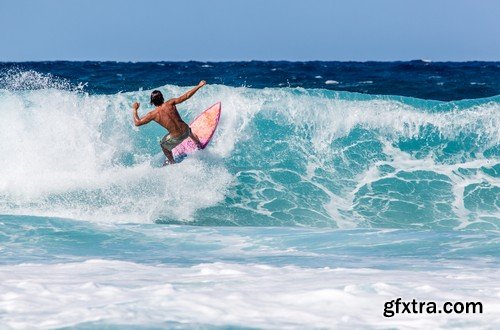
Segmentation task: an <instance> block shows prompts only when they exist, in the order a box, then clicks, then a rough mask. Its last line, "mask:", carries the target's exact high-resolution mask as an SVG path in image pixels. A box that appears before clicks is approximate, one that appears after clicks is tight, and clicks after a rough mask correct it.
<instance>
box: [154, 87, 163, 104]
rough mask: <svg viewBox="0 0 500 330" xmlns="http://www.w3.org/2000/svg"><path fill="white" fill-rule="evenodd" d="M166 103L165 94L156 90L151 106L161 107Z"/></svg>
mask: <svg viewBox="0 0 500 330" xmlns="http://www.w3.org/2000/svg"><path fill="white" fill-rule="evenodd" d="M163 102H165V100H164V99H163V94H162V93H161V92H160V91H157V90H154V91H153V92H152V93H151V104H154V105H155V106H160V105H162V104H163Z"/></svg>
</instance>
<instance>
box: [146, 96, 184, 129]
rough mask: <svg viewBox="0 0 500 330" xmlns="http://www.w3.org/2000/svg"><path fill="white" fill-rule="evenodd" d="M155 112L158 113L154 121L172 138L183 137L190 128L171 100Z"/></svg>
mask: <svg viewBox="0 0 500 330" xmlns="http://www.w3.org/2000/svg"><path fill="white" fill-rule="evenodd" d="M154 111H155V112H156V114H155V118H154V121H156V122H157V123H158V124H160V125H161V126H163V127H165V128H166V129H167V130H168V132H169V133H170V136H172V137H178V136H181V135H182V134H184V133H185V132H186V130H187V129H188V128H189V127H188V125H187V124H186V123H185V122H184V121H183V120H182V119H181V116H180V115H179V112H178V111H177V107H176V106H175V104H174V103H173V102H170V100H169V101H167V102H165V103H163V104H162V105H160V106H158V107H156V109H155V110H154Z"/></svg>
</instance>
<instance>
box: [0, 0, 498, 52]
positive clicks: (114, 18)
mask: <svg viewBox="0 0 500 330" xmlns="http://www.w3.org/2000/svg"><path fill="white" fill-rule="evenodd" d="M499 17H500V1H498V0H418V1H417V0H344V1H340V0H300V1H299V0H246V1H243V0H189V1H185V0H183V1H180V0H179V1H167V0H136V1H131V0H119V1H118V0H99V1H98V0H94V1H92V0H0V61H44V60H101V61H104V60H111V61H189V60H197V61H246V60H290V61H307V60H339V61H367V60H376V61H394V60H413V59H427V60H433V61H467V60H493V61H495V60H496V61H498V60H500V18H499Z"/></svg>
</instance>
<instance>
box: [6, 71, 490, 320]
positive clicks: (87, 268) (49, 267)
mask: <svg viewBox="0 0 500 330" xmlns="http://www.w3.org/2000/svg"><path fill="white" fill-rule="evenodd" d="M201 79H205V80H207V82H208V85H207V86H206V87H204V88H203V89H201V90H200V91H199V92H198V93H197V94H196V95H195V96H194V97H193V98H192V99H190V100H189V101H187V102H186V103H184V104H182V105H180V106H179V107H178V108H179V111H180V113H181V115H182V116H183V117H184V118H185V119H186V121H190V120H192V119H193V118H194V117H195V116H196V115H197V114H199V113H200V112H201V111H202V110H204V109H205V108H207V107H208V106H210V105H212V104H213V103H215V102H218V101H221V102H222V111H223V112H222V117H221V122H220V125H219V127H218V130H217V132H216V134H215V137H214V140H213V141H212V143H211V144H210V146H209V147H208V148H207V149H206V150H205V151H203V152H198V153H196V154H194V155H193V156H191V157H188V158H187V159H185V160H184V161H183V162H181V163H180V164H178V165H175V166H169V167H166V168H160V167H159V164H160V163H161V161H162V155H161V150H160V149H159V145H158V141H159V139H161V137H162V136H163V135H164V134H165V132H164V130H163V129H162V128H161V127H159V126H158V125H156V124H154V123H153V124H149V125H146V126H143V127H141V128H136V127H134V126H133V124H132V120H131V111H130V105H131V103H132V102H133V101H135V100H137V101H139V102H141V109H140V113H141V114H144V113H145V112H146V111H148V110H149V109H150V107H149V105H148V103H149V102H148V100H149V94H150V92H151V90H153V89H160V90H162V91H163V92H164V94H166V97H169V96H177V95H180V94H182V93H183V92H185V91H186V90H187V89H188V88H190V87H191V86H193V85H195V84H196V83H197V82H198V81H199V80H201ZM0 116H1V120H0V155H1V157H0V168H1V169H2V175H1V176H0V328H2V329H3V328H6V329H28V328H44V329H45V328H47V329H52V328H67V327H71V328H72V327H76V328H79V329H102V328H108V329H114V328H131V329H142V328H148V329H150V328H176V329H184V328H189V329H191V328H197V329H198V328H201V329H214V328H228V327H229V328H292V329H304V328H343V329H352V328H376V329H380V328H384V329H385V328H415V329H422V328H428V329H431V328H462V327H474V328H491V329H494V328H499V327H500V280H499V279H500V269H499V266H498V265H499V264H500V231H499V228H500V63H499V62H470V63H433V62H426V61H412V62H394V63H376V62H373V63H372V62H366V63H354V62H353V63H351V62H305V63H299V62H298V63H290V62H231V63H201V62H175V63H173V62H159V63H115V62H36V63H0ZM399 297H401V298H403V300H406V301H411V300H412V299H417V300H419V301H435V302H437V303H443V302H446V301H461V302H466V301H479V302H481V303H482V304H483V306H484V311H483V313H482V314H401V315H395V316H394V317H391V318H387V317H384V316H383V311H384V302H386V301H390V300H393V299H396V298H399Z"/></svg>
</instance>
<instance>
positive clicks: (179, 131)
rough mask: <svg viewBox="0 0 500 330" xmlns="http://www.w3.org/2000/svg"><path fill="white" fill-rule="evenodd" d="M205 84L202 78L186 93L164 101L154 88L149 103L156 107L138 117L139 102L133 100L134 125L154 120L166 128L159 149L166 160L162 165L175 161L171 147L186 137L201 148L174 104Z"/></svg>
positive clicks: (191, 94) (180, 101)
mask: <svg viewBox="0 0 500 330" xmlns="http://www.w3.org/2000/svg"><path fill="white" fill-rule="evenodd" d="M205 84H206V82H205V80H202V81H200V82H199V84H198V86H196V87H195V88H193V89H191V90H190V91H188V92H187V93H185V94H183V95H181V96H179V97H177V98H173V99H170V100H168V101H166V102H165V100H164V98H163V94H162V93H161V92H160V91H158V90H154V91H153V92H152V93H151V104H152V105H154V106H155V107H156V108H155V109H154V110H152V111H150V112H148V113H147V114H146V115H145V116H144V117H142V118H139V115H138V114H137V110H138V109H139V106H140V104H139V103H138V102H134V104H132V112H133V117H134V124H135V126H141V125H145V124H147V123H149V122H150V121H152V120H154V121H155V122H157V123H158V124H160V125H161V126H163V127H165V128H166V129H167V131H168V133H167V135H165V136H164V137H163V139H161V141H160V146H161V149H162V150H163V153H164V154H165V156H167V160H165V163H164V164H163V165H167V164H174V163H175V160H174V155H173V154H172V149H174V148H175V147H176V146H178V145H179V144H181V143H182V141H184V140H185V139H187V138H188V137H190V138H191V139H192V140H193V141H194V142H195V143H196V145H197V146H198V148H199V149H201V147H202V146H201V142H200V140H199V139H198V137H197V136H196V135H195V134H194V133H193V132H192V131H191V128H190V127H189V125H188V124H186V123H185V122H184V121H183V120H182V118H181V116H180V115H179V112H178V111H177V107H176V105H177V104H180V103H182V102H184V101H186V100H188V99H189V98H191V96H193V95H194V94H195V93H196V92H197V91H198V90H199V89H200V88H202V87H203V86H205Z"/></svg>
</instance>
